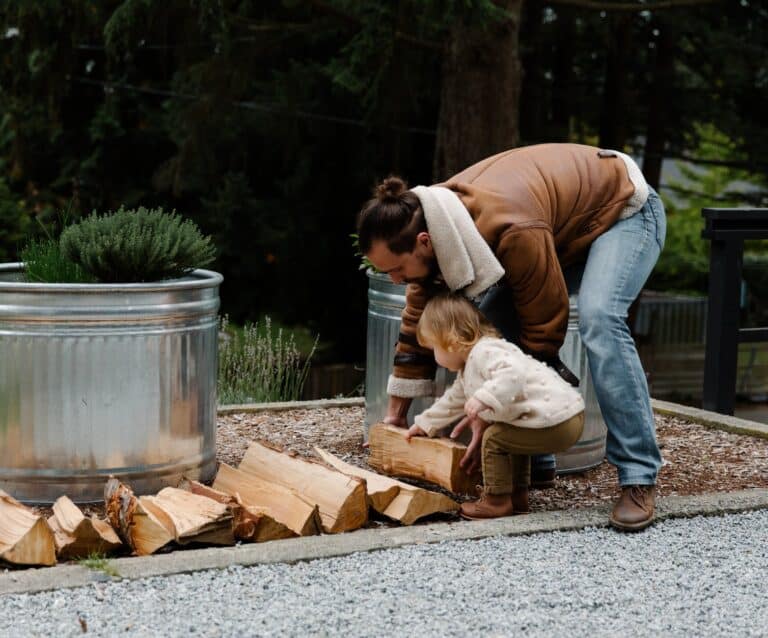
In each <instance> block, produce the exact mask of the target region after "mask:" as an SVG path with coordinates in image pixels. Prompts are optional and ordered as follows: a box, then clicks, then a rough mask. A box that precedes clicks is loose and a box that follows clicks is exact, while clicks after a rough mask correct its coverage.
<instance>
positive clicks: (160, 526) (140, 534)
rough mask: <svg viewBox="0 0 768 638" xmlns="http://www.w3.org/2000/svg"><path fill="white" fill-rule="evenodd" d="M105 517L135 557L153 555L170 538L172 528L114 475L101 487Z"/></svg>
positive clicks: (168, 541)
mask: <svg viewBox="0 0 768 638" xmlns="http://www.w3.org/2000/svg"><path fill="white" fill-rule="evenodd" d="M104 503H105V505H106V510H107V519H108V520H109V522H110V523H111V525H112V527H114V528H115V530H116V531H117V534H118V536H120V538H121V539H122V540H123V542H124V543H125V544H126V545H128V546H129V547H130V548H131V549H132V550H134V551H135V552H136V553H137V554H138V555H139V556H146V555H148V554H153V553H154V552H156V551H157V550H158V549H160V548H161V547H164V546H166V545H167V544H168V543H170V542H171V541H173V539H174V533H173V529H172V528H171V527H169V525H168V524H167V522H166V521H161V520H159V519H158V518H157V517H156V516H155V515H154V513H153V512H152V511H150V510H147V509H146V508H145V507H144V506H143V505H142V504H141V502H140V501H139V499H138V498H136V495H135V494H134V493H133V490H131V488H130V487H128V486H127V485H124V484H123V483H121V482H120V481H118V480H117V479H116V478H114V477H110V478H109V480H108V481H107V483H106V485H105V486H104Z"/></svg>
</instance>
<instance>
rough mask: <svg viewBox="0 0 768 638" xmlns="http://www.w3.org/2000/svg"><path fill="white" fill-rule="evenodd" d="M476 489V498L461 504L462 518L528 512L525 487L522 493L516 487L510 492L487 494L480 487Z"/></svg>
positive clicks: (482, 517)
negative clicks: (477, 497)
mask: <svg viewBox="0 0 768 638" xmlns="http://www.w3.org/2000/svg"><path fill="white" fill-rule="evenodd" d="M477 491H478V493H479V494H480V498H479V499H478V500H476V501H468V502H466V503H462V504H461V507H460V508H459V514H460V515H461V517H462V518H468V519H470V520H473V521H474V520H482V519H485V518H500V517H501V516H512V515H513V514H527V513H528V489H527V488H526V489H525V494H524V495H523V494H521V493H519V491H518V490H517V489H515V490H514V491H513V492H512V493H511V494H488V492H486V491H485V490H484V489H482V488H481V487H478V490H477ZM518 507H519V508H520V509H519V510H518V509H517V508H518Z"/></svg>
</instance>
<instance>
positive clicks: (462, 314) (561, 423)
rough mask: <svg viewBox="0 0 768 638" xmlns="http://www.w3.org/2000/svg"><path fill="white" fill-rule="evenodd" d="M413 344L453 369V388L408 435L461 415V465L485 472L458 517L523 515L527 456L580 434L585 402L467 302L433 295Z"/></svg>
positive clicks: (426, 432) (567, 443)
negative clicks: (465, 435) (464, 437)
mask: <svg viewBox="0 0 768 638" xmlns="http://www.w3.org/2000/svg"><path fill="white" fill-rule="evenodd" d="M416 336H417V338H418V341H419V343H420V344H421V345H422V346H424V347H427V348H432V349H433V350H434V353H435V360H436V361H437V363H439V364H440V365H441V366H443V367H445V368H448V369H449V370H453V371H455V372H457V373H458V374H457V376H456V380H455V381H454V383H453V385H452V386H451V387H450V388H448V389H447V390H446V391H445V394H443V396H441V397H440V398H439V399H438V400H437V401H436V402H435V403H434V404H433V405H432V406H431V407H430V408H428V409H427V410H425V411H424V412H422V413H421V414H419V415H417V416H416V419H415V421H414V425H413V426H411V428H410V429H409V430H408V432H407V434H406V437H407V438H408V439H409V440H410V438H411V437H413V436H437V435H439V434H441V430H442V429H443V428H445V427H446V426H448V425H451V424H452V423H454V422H455V421H457V419H458V418H459V417H461V416H464V415H465V416H464V418H463V419H462V420H461V421H460V422H459V423H458V424H457V425H456V426H455V427H454V428H453V430H452V432H451V435H450V436H451V438H456V437H457V436H458V435H459V434H460V433H461V432H462V431H464V430H465V429H466V428H469V429H470V430H471V432H472V442H471V443H470V444H469V446H468V448H467V452H466V454H465V455H464V458H463V459H462V461H461V466H462V467H463V468H465V469H466V470H467V471H468V472H471V471H472V470H473V469H475V468H476V467H477V449H478V446H480V457H481V461H482V470H483V483H484V486H483V489H482V490H481V492H480V498H479V500H477V501H473V502H467V503H464V504H463V505H462V506H461V510H460V514H461V515H462V516H463V517H464V518H470V519H483V518H495V517H498V516H509V515H511V514H525V513H527V512H528V485H529V482H530V474H531V465H530V455H531V454H542V453H549V452H562V451H565V450H567V449H568V448H570V447H571V446H572V445H573V444H574V443H576V441H578V439H579V437H580V436H581V433H582V430H583V428H584V400H583V399H582V398H581V394H579V392H578V390H576V389H575V388H573V387H572V386H571V385H570V384H568V383H567V382H566V381H564V380H563V379H562V378H561V377H560V375H559V374H558V373H557V372H555V371H554V370H553V369H552V368H549V367H548V366H547V365H545V364H544V363H541V362H540V361H537V360H536V359H534V358H533V357H531V356H530V355H526V354H524V353H523V352H522V350H520V348H518V347H517V346H515V345H514V344H512V343H509V342H508V341H505V340H504V339H502V338H500V336H499V334H498V332H496V329H495V328H494V327H493V326H492V325H491V324H490V323H489V322H488V321H487V320H486V319H485V318H484V317H483V316H482V314H480V312H479V311H478V310H477V309H476V308H475V306H473V305H472V303H470V302H469V301H468V300H467V299H466V298H464V297H460V296H458V295H447V294H446V295H439V296H437V297H434V298H433V299H431V300H430V301H429V302H428V303H427V305H426V306H425V308H424V312H423V314H422V315H421V318H420V319H419V323H418V326H417V332H416Z"/></svg>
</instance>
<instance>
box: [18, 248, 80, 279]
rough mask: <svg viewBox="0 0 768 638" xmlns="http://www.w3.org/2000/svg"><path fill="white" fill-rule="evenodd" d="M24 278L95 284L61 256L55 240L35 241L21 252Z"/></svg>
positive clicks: (72, 263) (74, 264)
mask: <svg viewBox="0 0 768 638" xmlns="http://www.w3.org/2000/svg"><path fill="white" fill-rule="evenodd" d="M20 257H21V261H23V262H24V266H25V267H24V277H25V278H26V280H27V281H31V282H44V283H93V281H94V278H93V277H91V276H90V275H88V274H86V273H85V272H84V271H83V269H82V268H80V266H78V265H77V264H76V263H74V262H72V261H70V260H69V259H67V258H66V257H64V255H62V254H61V248H60V246H59V242H58V241H57V240H55V239H33V240H32V241H31V242H29V243H28V244H27V245H26V246H25V247H24V248H23V249H22V251H21V254H20Z"/></svg>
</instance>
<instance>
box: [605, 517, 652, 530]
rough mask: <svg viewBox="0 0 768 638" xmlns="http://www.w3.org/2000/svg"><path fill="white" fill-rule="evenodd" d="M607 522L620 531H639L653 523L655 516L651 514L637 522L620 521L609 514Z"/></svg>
mask: <svg viewBox="0 0 768 638" xmlns="http://www.w3.org/2000/svg"><path fill="white" fill-rule="evenodd" d="M608 522H609V523H610V524H611V527H613V528H614V529H617V530H619V531H620V532H640V531H642V530H644V529H645V528H646V527H650V526H651V525H653V524H654V523H655V522H656V517H655V516H651V517H650V518H649V519H647V520H644V521H640V522H639V523H622V522H620V521H617V520H616V519H615V518H613V516H611V517H610V518H609V519H608Z"/></svg>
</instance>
